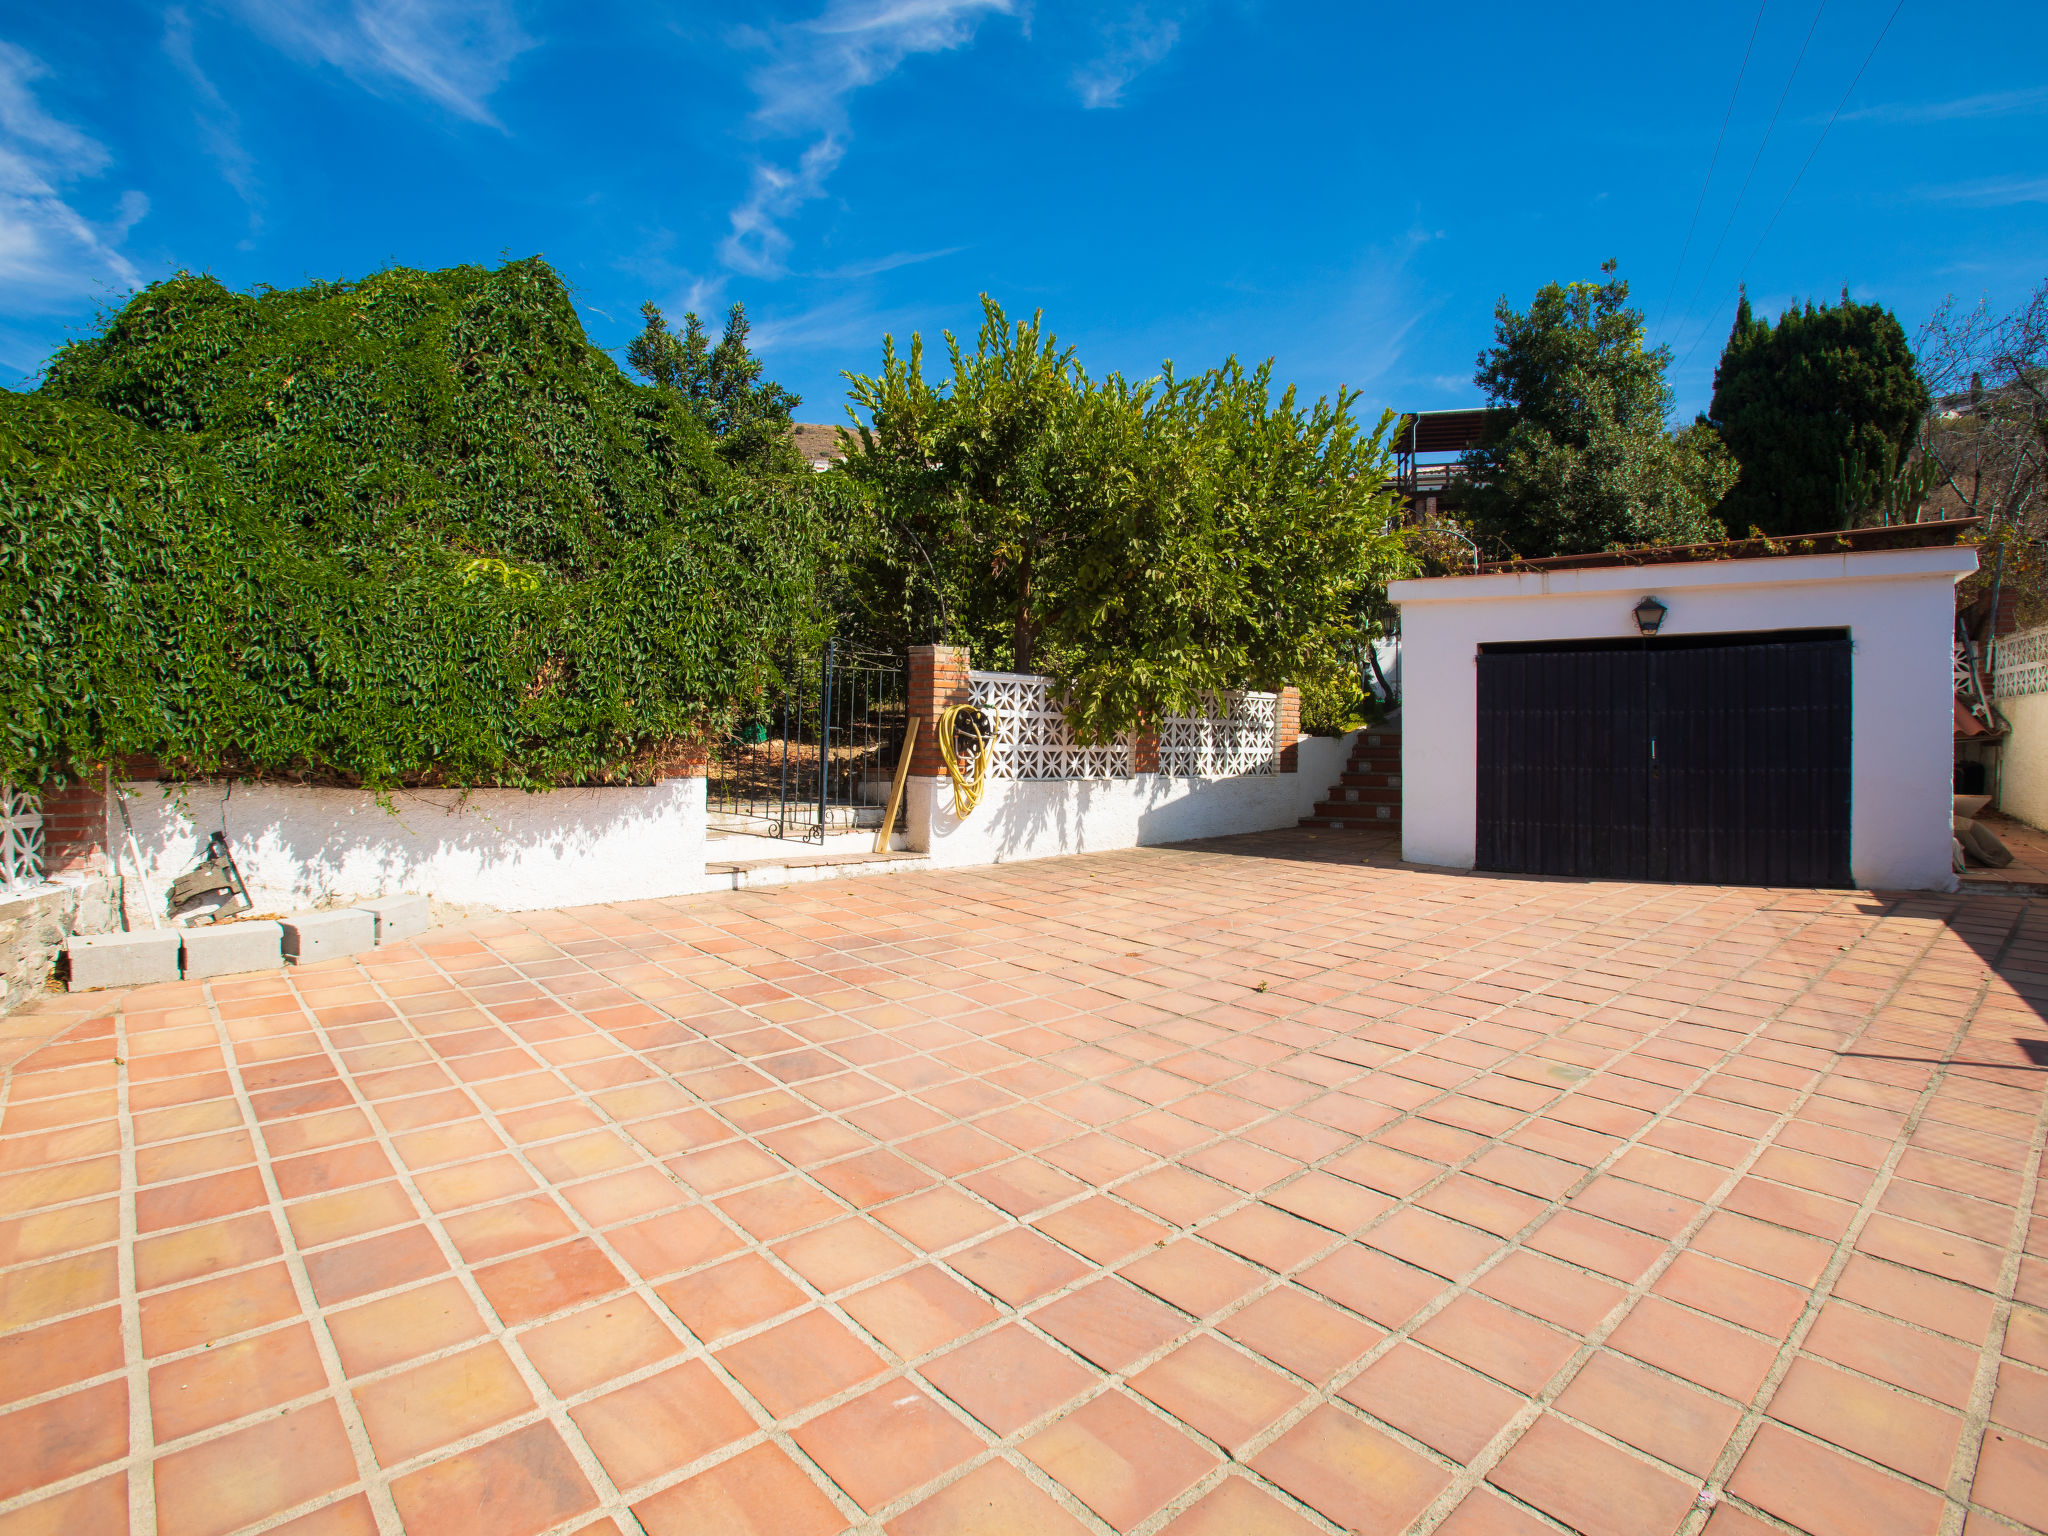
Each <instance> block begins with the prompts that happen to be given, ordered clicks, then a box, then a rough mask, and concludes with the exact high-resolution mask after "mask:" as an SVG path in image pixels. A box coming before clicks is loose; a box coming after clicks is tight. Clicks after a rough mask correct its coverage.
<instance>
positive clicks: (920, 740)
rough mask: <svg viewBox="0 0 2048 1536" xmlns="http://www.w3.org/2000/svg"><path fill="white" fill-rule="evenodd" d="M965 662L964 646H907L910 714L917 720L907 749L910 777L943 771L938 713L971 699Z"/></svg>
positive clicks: (929, 775) (936, 773)
mask: <svg viewBox="0 0 2048 1536" xmlns="http://www.w3.org/2000/svg"><path fill="white" fill-rule="evenodd" d="M967 664H968V657H967V648H966V647H965V646H957V645H914V646H912V647H911V648H910V716H911V718H912V719H914V720H916V721H917V722H918V726H917V745H916V746H914V747H912V748H911V750H910V773H911V776H912V777H913V778H919V779H935V778H938V777H939V776H940V775H941V774H943V773H944V772H945V771H946V765H945V762H944V761H943V760H942V759H941V758H940V756H939V716H940V715H942V714H944V713H945V712H946V711H947V710H948V709H950V708H951V707H952V706H953V705H955V704H969V703H972V702H973V698H974V696H973V692H972V690H971V689H970V688H969V686H968V682H967Z"/></svg>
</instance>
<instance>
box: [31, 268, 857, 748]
mask: <svg viewBox="0 0 2048 1536" xmlns="http://www.w3.org/2000/svg"><path fill="white" fill-rule="evenodd" d="M828 478H829V477H810V476H803V477H797V476H787V477H780V476H757V477H743V476H741V475H739V474H737V473H735V472H734V471H732V470H730V469H728V468H727V467H726V466H725V465H724V464H723V463H722V461H721V460H720V459H719V457H718V456H717V454H716V453H715V452H714V451H713V444H712V440H711V438H710V436H709V435H708V433H707V432H706V430H705V428H704V427H703V425H702V424H701V423H700V422H699V421H698V419H697V418H696V417H695V416H693V415H692V414H691V413H690V411H689V410H688V409H687V408H686V407H685V406H684V405H683V403H682V402H681V401H680V400H679V399H677V398H676V397H675V396H674V394H673V392H666V393H665V392H663V391H660V390H657V389H654V388H650V387H646V386H641V385H637V384H634V383H633V382H631V381H630V380H629V379H628V378H627V377H626V376H625V375H624V374H623V373H622V372H621V371H620V370H619V368H618V367H617V365H616V364H615V363H613V362H612V360H611V359H610V358H609V357H608V356H606V355H605V354H604V353H603V352H602V351H600V350H599V349H597V348H596V347H593V346H591V345H590V343H589V342H588V340H587V339H586V338H585V337H584V335H583V330H582V326H581V325H580V323H579V322H578V321H577V319H576V315H575V308H574V305H573V303H572V302H571V300H570V297H569V295H568V293H567V291H566V289H565V288H564V287H563V285H562V283H561V281H560V280H559V279H558V278H557V277H556V276H555V274H554V273H553V272H552V271H550V270H549V269H548V268H547V266H546V265H545V264H544V263H542V262H540V261H538V260H532V261H523V262H512V263H508V264H507V265H506V266H503V267H500V268H498V269H497V270H495V271H488V272H487V271H484V270H483V269H480V268H473V267H462V268H455V269H452V270H450V271H446V272H435V273H422V272H411V271H405V270H402V269H396V270H392V271H388V272H383V273H379V274H377V275H376V276H375V277H372V278H370V279H367V280H365V281H364V282H362V283H359V284H341V283H316V284H313V285H311V286H309V287H307V288H302V289H296V290H291V291H276V290H269V291H260V292H257V293H254V294H234V293H231V292H229V291H228V290H227V289H225V288H223V287H222V286H221V285H220V284H218V283H216V282H214V281H213V280H211V279H209V278H195V277H189V276H180V277H178V278H175V279H172V280H171V281H169V282H165V283H159V284H155V285H152V286H151V287H150V288H148V289H146V290H144V291H143V292H142V293H140V294H138V295H136V296H135V297H134V298H133V299H132V300H130V301H129V303H128V304H127V305H125V306H124V307H123V308H122V309H121V310H119V311H118V312H116V313H114V314H113V315H111V316H110V317H109V318H108V320H107V322H106V324H105V325H104V327H103V329H102V332H101V334H99V335H98V336H96V337H93V338H91V339H89V340H86V341H81V342H76V343H73V344H72V345H71V346H69V347H67V348H65V349H64V351H63V352H62V353H60V354H59V356H58V357H57V358H56V359H55V360H54V361H53V362H52V364H51V366H50V369H49V371H48V375H47V377H46V379H45V382H44V384H43V386H42V387H41V389H39V390H38V391H36V392H34V393H32V394H26V395H23V394H0V619H4V621H5V622H4V625H0V720H4V722H5V723H4V725H0V776H5V777H8V778H11V779H15V780H17V781H20V782H24V783H30V784H35V783H41V782H43V781H45V780H47V779H49V778H51V777H61V776H63V775H65V774H68V773H71V772H75V771H77V770H78V769H80V768H82V767H84V766H86V765H89V764H93V763H97V762H101V761H105V760H108V759H112V758H119V757H123V756H127V755H130V754H146V755H149V756H153V757H156V758H158V759H160V760H162V761H163V762H165V763H166V764H169V765H171V766H172V767H174V768H176V769H178V770H181V771H188V772H195V773H210V772H219V771H231V772H253V773H280V772H281V773H300V774H306V775H310V776H316V777H321V778H329V779H339V780H342V781H344V782H352V783H361V784H365V785H368V786H372V787H382V786H389V785H395V784H400V783H411V782H442V783H452V784H464V785H468V784H481V783H500V784H510V785H524V786H529V787H538V786H543V785H548V784H558V783H589V782H606V781H611V780H616V779H637V778H645V777H648V776H651V775H654V774H657V773H659V772H660V771H661V770H662V768H663V766H664V765H665V764H666V763H668V762H670V761H672V760H673V759H674V758H675V757H676V756H677V755H678V753H679V752H682V751H686V750H687V748H688V744H689V743H690V742H692V741H699V740H702V739H704V738H705V737H707V736H708V735H709V734H711V733H712V732H714V731H716V730H718V729H721V728H722V726H723V723H724V722H725V721H726V720H727V719H728V718H729V717H730V715H731V713H732V711H733V709H734V707H735V705H736V704H737V703H738V702H740V701H743V700H746V699H749V698H751V697H753V696H754V695H756V694H758V693H759V692H760V691H761V689H762V688H763V686H764V685H765V684H766V682H767V680H768V679H769V678H770V677H771V676H772V675H773V673H774V670H775V665H776V659H777V658H778V657H779V656H781V655H785V654H791V653H793V652H795V651H800V650H805V649H808V648H809V647H810V646H811V645H812V644H814V643H815V641H816V638H817V636H818V635H819V634H820V633H821V631H822V623H823V616H822V607H821V593H822V590H823V582H824V576H823V573H822V572H821V571H820V569H819V567H818V555H819V552H820V551H821V550H827V549H830V548H833V547H835V543H836V541H835V539H834V538H833V537H832V532H831V530H832V527H833V526H834V525H835V524H836V523H837V522H838V521H839V520H841V519H842V518H843V516H844V513H843V511H842V509H841V507H840V505H839V500H838V498H837V497H836V496H835V493H834V491H833V488H832V486H831V485H829V484H817V483H813V482H814V480H827V479H828Z"/></svg>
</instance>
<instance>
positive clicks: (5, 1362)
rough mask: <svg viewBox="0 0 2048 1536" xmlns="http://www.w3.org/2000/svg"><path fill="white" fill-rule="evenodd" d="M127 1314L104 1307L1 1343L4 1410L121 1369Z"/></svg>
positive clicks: (0, 1386)
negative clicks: (122, 1337) (122, 1336)
mask: <svg viewBox="0 0 2048 1536" xmlns="http://www.w3.org/2000/svg"><path fill="white" fill-rule="evenodd" d="M123 1359H124V1355H123V1349H122V1342H121V1312H120V1309H119V1308H118V1307H102V1308H101V1309H100V1310H99V1311H97V1312H83V1313H80V1314H79V1315H78V1316H76V1317H67V1318H65V1319H64V1320H63V1321H61V1322H55V1323H49V1324H46V1325H44V1326H43V1327H41V1328H30V1329H25V1330H23V1331H22V1332H20V1333H10V1334H7V1335H6V1336H5V1337H0V1405H5V1404H8V1403H16V1402H20V1401H21V1400H22V1399H23V1398H29V1397H40V1396H42V1394H43V1393H45V1392H54V1391H55V1390H56V1389H57V1388H59V1387H63V1386H69V1385H70V1384H71V1383H72V1382H74V1381H84V1380H85V1379H86V1378H87V1377H90V1376H103V1375H105V1374H106V1373H107V1372H109V1371H117V1370H119V1369H120V1368H121V1366H122V1363H123Z"/></svg>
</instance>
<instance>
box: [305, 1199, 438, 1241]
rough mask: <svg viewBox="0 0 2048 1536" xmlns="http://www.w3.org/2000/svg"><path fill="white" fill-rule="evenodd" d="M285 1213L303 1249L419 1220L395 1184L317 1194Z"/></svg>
mask: <svg viewBox="0 0 2048 1536" xmlns="http://www.w3.org/2000/svg"><path fill="white" fill-rule="evenodd" d="M284 1214H285V1220H286V1221H287V1222H289V1223H290V1224H291V1229H292V1236H293V1238H294V1239H296V1240H297V1242H298V1245H299V1246H300V1247H301V1248H318V1247H321V1246H323V1245H325V1244H328V1243H337V1242H340V1241H341V1240H342V1239H343V1238H348V1237H360V1236H361V1235H362V1234H364V1233H365V1232H375V1231H378V1230H380V1229H381V1228H385V1227H397V1226H403V1225H405V1224H406V1223H408V1222H413V1221H417V1220H419V1212H418V1211H416V1210H415V1209H414V1208H413V1203H412V1200H411V1198H410V1197H409V1196H408V1195H407V1194H406V1192H405V1191H404V1190H403V1189H401V1188H399V1186H398V1185H397V1184H395V1183H393V1184H372V1185H370V1186H368V1187H367V1188H364V1189H345V1190H343V1191H341V1192H340V1193H339V1194H333V1195H315V1196H314V1197H313V1198H312V1199H310V1200H301V1201H299V1202H297V1203H296V1204H293V1205H288V1206H286V1207H285V1213H284Z"/></svg>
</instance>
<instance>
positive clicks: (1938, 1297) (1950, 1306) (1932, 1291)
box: [1834, 1253, 1993, 1345]
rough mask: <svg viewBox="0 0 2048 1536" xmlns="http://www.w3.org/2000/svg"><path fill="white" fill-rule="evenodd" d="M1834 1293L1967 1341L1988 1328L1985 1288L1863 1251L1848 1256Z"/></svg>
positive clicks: (1978, 1338)
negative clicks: (1975, 1286) (1904, 1267)
mask: <svg viewBox="0 0 2048 1536" xmlns="http://www.w3.org/2000/svg"><path fill="white" fill-rule="evenodd" d="M1834 1295H1836V1296H1837V1297H1839V1298H1841V1299H1842V1300H1844V1301H1853V1302H1855V1303H1856V1304H1857V1305H1859V1306H1864V1307H1869V1308H1870V1309H1871V1310H1872V1311H1875V1312H1883V1313H1886V1314H1887V1315H1889V1316H1891V1317H1896V1318H1900V1319H1902V1320H1903V1321H1905V1322H1909V1323H1916V1324H1918V1325H1919V1326H1920V1327H1922V1328H1932V1329H1934V1330H1935V1331H1936V1332H1939V1333H1945V1334H1948V1335H1949V1336H1950V1337H1951V1338H1957V1339H1961V1340H1962V1341H1963V1342H1964V1343H1966V1344H1970V1345H1976V1344H1981V1343H1982V1342H1983V1340H1984V1335H1985V1334H1986V1333H1988V1332H1989V1331H1990V1328H1991V1319H1992V1316H1993V1305H1992V1299H1991V1297H1989V1296H1987V1295H1986V1294H1985V1293H1984V1292H1982V1291H1979V1290H1976V1289H1974V1288H1972V1287H1970V1286H1964V1285H1957V1284H1955V1283H1954V1282H1953V1281H1949V1280H1939V1279H1936V1278H1935V1277H1934V1276H1933V1275H1927V1274H1922V1273H1920V1272H1919V1271H1918V1270H1912V1269H1902V1268H1900V1267H1899V1266H1897V1265H1894V1264H1887V1263H1884V1262H1883V1261H1882V1260H1879V1259H1873V1258H1870V1257H1868V1256H1867V1255H1865V1254H1860V1253H1858V1254H1852V1255H1851V1256H1850V1259H1849V1262H1848V1263H1847V1264H1846V1265H1844V1266H1843V1268H1842V1273H1841V1275H1840V1276H1839V1277H1838V1278H1837V1279H1836V1281H1835V1289H1834Z"/></svg>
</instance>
